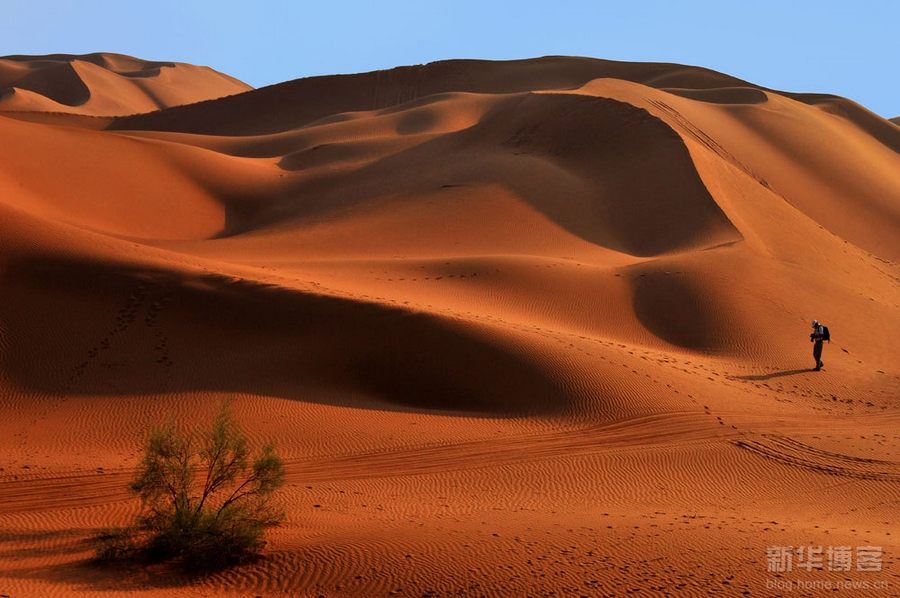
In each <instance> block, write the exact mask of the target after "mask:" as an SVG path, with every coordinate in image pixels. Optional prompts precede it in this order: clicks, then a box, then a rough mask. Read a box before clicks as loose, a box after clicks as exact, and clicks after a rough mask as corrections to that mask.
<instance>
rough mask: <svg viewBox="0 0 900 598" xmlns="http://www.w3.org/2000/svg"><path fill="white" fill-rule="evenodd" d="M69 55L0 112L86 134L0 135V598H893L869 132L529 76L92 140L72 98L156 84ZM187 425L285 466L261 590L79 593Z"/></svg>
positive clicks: (117, 61) (530, 70) (238, 576)
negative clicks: (630, 596) (800, 581)
mask: <svg viewBox="0 0 900 598" xmlns="http://www.w3.org/2000/svg"><path fill="white" fill-rule="evenodd" d="M90 56H93V57H96V58H92V59H91V60H88V61H86V62H87V64H89V65H90V66H88V67H85V66H84V65H81V64H78V61H76V62H75V63H71V64H70V63H67V62H65V61H63V63H64V64H62V65H60V64H59V63H60V60H59V59H58V58H54V57H50V58H48V59H46V60H41V59H39V58H37V57H30V58H29V59H28V61H27V64H30V65H32V66H34V65H43V66H39V67H38V66H34V68H35V69H36V72H42V69H49V68H53V69H55V70H53V71H52V73H53V76H52V77H50V76H49V75H47V76H46V77H45V78H43V79H40V81H41V83H40V84H41V85H45V87H43V88H40V85H39V84H37V83H35V84H33V85H32V86H33V87H35V88H36V89H33V90H31V92H30V93H33V94H38V93H40V94H44V93H46V94H51V95H52V94H56V96H55V97H57V98H58V100H54V101H55V102H59V101H62V100H66V101H73V102H77V101H79V100H80V98H83V97H84V92H83V90H81V88H80V87H79V83H86V87H87V88H88V90H89V91H90V94H89V98H88V99H87V100H86V101H87V104H85V105H90V104H92V103H94V104H95V106H96V107H98V109H97V110H96V111H95V110H94V108H91V110H90V111H82V113H80V114H69V115H66V114H58V113H51V112H40V110H44V109H52V110H54V111H55V110H57V107H55V106H53V105H50V104H41V105H38V104H39V102H37V103H35V106H37V107H36V108H34V110H35V111H32V112H28V113H27V114H26V113H15V112H0V135H3V136H4V138H5V139H6V140H7V143H4V144H0V278H2V281H3V287H4V299H3V301H2V302H0V357H2V359H0V406H2V407H0V409H2V413H3V415H4V416H5V418H4V419H5V424H4V426H5V427H4V430H5V431H7V432H8V433H7V434H4V435H0V454H3V455H5V460H4V461H3V462H2V463H0V525H2V527H3V529H4V530H6V531H4V535H3V536H2V537H0V548H2V550H3V551H4V552H3V554H5V555H7V556H8V558H7V560H6V561H4V562H2V563H0V592H3V591H7V589H8V590H10V591H11V592H12V594H11V595H18V594H26V595H27V594H40V595H48V596H54V595H70V594H73V593H74V594H79V595H81V594H83V595H101V594H102V595H108V594H109V592H116V593H129V592H135V593H137V592H142V593H148V592H149V593H152V594H154V595H173V596H174V595H208V594H210V593H216V594H224V595H246V594H251V593H252V594H258V595H284V594H285V593H288V594H294V595H319V594H324V595H335V596H344V595H348V596H356V595H367V596H368V595H389V594H393V595H397V594H398V593H410V594H413V595H439V596H442V595H447V596H449V595H525V594H533V595H549V594H550V593H551V592H556V593H558V594H566V593H569V594H575V595H582V594H583V595H603V594H611V593H617V592H621V591H622V588H623V587H625V588H631V589H633V590H635V591H641V592H644V593H650V594H654V593H655V594H664V593H666V592H672V591H674V590H676V589H677V590H684V591H686V592H688V593H689V594H691V595H694V594H696V595H700V594H708V593H712V592H720V591H723V588H725V590H724V591H726V592H728V591H736V592H738V593H745V594H746V593H747V592H749V593H750V594H753V595H755V594H762V595H767V594H768V593H770V592H767V590H766V586H765V583H766V580H767V579H769V578H770V574H769V573H767V570H766V562H765V558H766V548H767V547H768V546H771V545H781V544H785V545H798V544H800V543H804V542H812V543H813V544H821V545H825V546H827V545H833V546H837V545H851V546H856V545H879V546H882V547H884V567H885V572H886V573H885V574H884V575H882V576H872V577H868V578H866V579H870V580H876V579H878V580H884V579H887V580H888V581H890V582H891V583H892V584H893V583H896V572H895V570H894V569H892V567H896V563H897V560H896V556H895V553H896V549H897V547H898V544H897V540H896V538H895V537H894V536H892V535H891V533H890V532H891V525H890V522H892V521H893V520H894V518H895V517H896V504H897V501H898V500H900V477H898V475H900V473H898V472H900V451H898V447H900V442H898V440H900V436H898V435H897V429H898V428H897V425H898V424H900V403H898V401H897V397H898V396H900V369H898V368H897V365H896V361H897V360H896V356H897V352H896V349H895V347H894V339H893V336H894V334H893V332H894V331H900V316H898V314H900V310H898V308H900V284H898V283H900V266H898V260H900V244H898V241H897V240H898V239H900V235H898V231H900V153H898V147H900V145H898V143H900V129H897V127H896V126H895V124H892V123H891V122H889V121H887V120H885V119H881V118H880V117H877V116H875V115H873V114H872V113H870V112H868V111H866V110H865V109H864V108H863V107H860V106H858V105H856V104H854V103H853V102H851V101H850V100H845V99H842V98H835V97H834V96H822V95H816V96H812V95H810V94H792V93H787V92H779V91H776V90H770V89H766V88H763V87H759V86H756V85H753V84H752V83H749V82H745V81H741V80H739V79H735V78H733V77H730V76H727V75H724V74H719V73H715V72H713V71H709V70H707V69H700V68H695V67H687V66H682V65H670V64H640V63H633V64H631V63H621V62H612V61H601V60H594V59H586V58H567V57H547V58H540V59H534V60H521V61H505V62H489V61H469V60H467V61H446V62H438V63H431V64H428V65H418V66H413V67H400V68H397V69H393V70H389V71H379V72H374V73H363V74H359V75H341V76H333V77H313V78H308V79H299V80H296V81H291V82H286V83H282V84H278V85H274V86H270V87H266V88H262V89H258V90H249V91H246V92H243V93H239V94H238V95H229V96H226V97H221V98H218V99H207V100H204V101H202V102H200V103H194V104H189V105H184V106H174V107H165V106H163V104H166V102H162V101H161V102H159V104H158V105H156V108H151V110H152V111H150V112H147V113H146V114H140V115H137V116H121V115H117V114H116V113H115V112H114V111H113V112H103V111H101V110H99V106H101V105H102V106H112V105H120V104H117V102H118V103H121V102H122V101H123V98H126V97H128V96H126V95H125V92H124V91H122V89H121V88H120V87H119V86H112V87H102V86H98V85H94V86H92V85H91V84H90V81H91V79H90V77H85V76H84V74H85V73H89V72H91V69H101V70H105V71H109V72H112V73H114V74H116V76H117V77H125V78H128V77H134V78H135V79H136V80H145V79H146V81H152V80H155V79H154V78H155V77H158V76H161V75H157V74H155V73H156V71H157V70H158V71H159V73H160V74H161V73H165V72H167V71H166V69H167V68H170V67H168V66H167V64H168V63H149V62H145V61H139V60H137V59H129V58H126V57H117V56H115V55H90ZM13 62H14V63H15V62H16V61H15V60H14V61H13ZM45 63H46V64H45ZM47 65H50V66H47ZM13 67H15V68H20V66H17V63H16V64H13V66H12V67H10V66H4V67H3V68H7V69H9V68H13ZM178 68H181V67H180V66H179V67H178ZM176 70H177V68H176ZM135 73H137V74H135ZM45 75H46V73H45ZM43 76H44V75H42V77H43ZM35 80H36V81H37V80H38V78H36V79H35ZM185 85H187V87H188V89H193V88H191V85H192V84H191V85H188V84H185ZM205 85H206V84H205V83H204V84H203V85H200V86H199V87H198V88H202V89H208V88H206V87H205ZM53 86H59V87H60V89H56V88H54V87H53ZM214 87H215V86H214ZM216 89H220V88H217V87H216ZM17 93H18V92H17ZM173 93H174V92H173ZM186 93H187V92H186ZM79 94H80V95H79ZM20 95H21V94H20ZM26 95H27V94H26ZM41 97H43V98H46V97H49V96H47V95H41ZM159 97H161V96H157V98H159ZM172 97H187V96H180V95H178V94H174V95H173V96H172ZM4 99H5V98H4ZM3 101H4V100H0V106H2V102H3ZM128 101H129V102H130V101H131V100H128ZM47 106H50V108H47ZM94 113H96V114H104V115H105V116H104V117H102V118H101V117H96V118H95V117H91V116H90V114H94ZM812 318H818V319H820V320H822V321H824V322H825V323H827V324H829V326H830V327H831V329H832V335H833V342H832V343H831V344H829V345H827V346H826V350H825V355H824V361H825V363H826V366H825V370H824V371H822V372H815V371H811V365H812V364H811V361H812V358H811V356H810V351H811V346H810V345H809V343H808V336H807V335H808V333H809V321H810V320H811V319H812ZM225 398H229V399H230V400H231V401H232V407H233V409H234V410H235V413H236V415H237V416H238V419H239V420H240V421H241V422H243V424H244V425H245V426H246V428H247V431H248V434H249V435H250V438H251V440H253V441H254V442H261V441H263V440H264V439H270V438H271V439H274V440H275V441H276V443H277V445H278V447H279V450H280V451H281V452H282V454H283V455H284V456H285V459H286V463H287V479H288V485H287V487H286V489H285V492H284V498H283V500H284V505H285V508H286V511H287V521H286V523H285V525H284V526H283V527H281V528H279V529H278V530H276V531H275V533H274V534H273V536H272V538H271V542H270V544H269V546H268V548H267V551H266V558H264V559H263V560H261V561H259V562H257V563H252V564H248V565H245V566H241V567H238V568H236V569H233V570H230V571H227V572H224V573H220V574H217V575H213V576H211V577H208V578H204V579H203V580H200V581H196V580H193V581H192V580H189V579H185V578H182V577H179V576H177V575H169V576H159V577H154V578H152V579H151V578H150V577H151V576H149V575H145V574H141V573H134V574H131V573H121V572H119V573H116V572H109V571H106V570H103V569H98V568H96V567H92V566H91V565H89V564H88V562H87V559H88V557H89V550H88V547H87V545H86V544H85V543H84V540H85V538H87V537H88V536H89V535H90V534H91V533H93V532H95V531H96V530H97V529H99V528H102V527H105V526H108V525H114V524H119V523H124V522H126V521H127V520H128V518H129V517H130V516H133V515H134V513H135V512H136V509H137V505H136V504H135V502H134V500H131V499H130V498H129V497H128V495H127V488H126V485H127V480H128V479H129V477H130V476H131V475H132V474H133V472H134V469H135V467H136V466H137V462H138V458H139V450H140V446H141V442H142V440H143V438H144V435H145V433H146V429H147V426H148V425H151V424H153V423H157V422H160V421H164V420H165V419H167V418H174V419H175V420H176V421H178V422H181V423H183V424H184V425H187V426H199V425H203V424H204V423H205V422H206V421H207V418H208V416H209V415H210V414H211V413H214V412H215V410H216V409H217V407H218V405H219V404H220V402H221V401H222V400H223V399H225ZM662 561H665V565H660V564H659V563H660V562H662ZM842 575H843V574H842V573H840V572H822V573H821V576H819V577H816V579H825V580H831V581H838V580H840V579H842ZM7 593H9V592H7Z"/></svg>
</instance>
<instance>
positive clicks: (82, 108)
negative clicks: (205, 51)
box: [0, 53, 251, 116]
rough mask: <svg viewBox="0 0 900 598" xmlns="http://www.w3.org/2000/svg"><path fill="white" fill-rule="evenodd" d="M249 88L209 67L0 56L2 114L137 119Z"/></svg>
mask: <svg viewBox="0 0 900 598" xmlns="http://www.w3.org/2000/svg"><path fill="white" fill-rule="evenodd" d="M249 89H251V87H250V86H249V85H246V84H245V83H242V82H241V81H238V80H237V79H235V78H233V77H229V76H228V75H224V74H222V73H219V72H217V71H214V70H213V69H210V68H208V67H201V66H194V65H191V64H184V63H175V62H152V61H146V60H140V59H137V58H132V57H130V56H124V55H121V54H109V53H96V54H83V55H75V54H50V55H46V56H24V55H19V56H3V57H0V111H17V112H18V111H23V112H25V111H27V112H65V113H73V114H84V115H104V116H108V115H123V114H136V113H139V112H149V111H153V110H159V109H162V108H169V107H172V106H178V105H181V104H190V103H192V102H198V101H200V100H208V99H211V98H218V97H221V96H226V95H231V94H235V93H240V92H243V91H247V90H249Z"/></svg>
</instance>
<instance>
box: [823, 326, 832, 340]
mask: <svg viewBox="0 0 900 598" xmlns="http://www.w3.org/2000/svg"><path fill="white" fill-rule="evenodd" d="M822 340H823V341H831V333H830V332H828V326H824V325H823V326H822Z"/></svg>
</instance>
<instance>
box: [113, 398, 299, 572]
mask: <svg viewBox="0 0 900 598" xmlns="http://www.w3.org/2000/svg"><path fill="white" fill-rule="evenodd" d="M283 483H284V469H283V465H282V461H281V458H280V457H279V456H278V455H277V454H276V452H275V448H274V446H273V445H272V444H267V445H266V446H264V447H263V448H262V450H260V451H259V452H258V453H257V454H256V455H253V454H251V450H250V448H249V446H248V444H247V439H246V437H245V436H244V435H243V433H242V432H241V429H240V426H239V425H238V424H237V422H236V421H235V420H234V418H233V417H232V415H231V413H230V411H229V409H228V408H227V405H226V406H223V408H222V409H221V411H220V412H219V414H218V415H217V416H216V418H215V420H214V422H213V425H212V429H211V430H210V431H209V432H208V433H206V434H204V435H202V436H201V437H199V438H196V437H194V436H190V435H187V434H185V433H183V432H181V431H179V430H178V429H176V428H175V427H174V426H173V425H171V424H170V425H167V426H165V427H162V428H158V429H155V430H153V431H152V432H151V434H150V438H149V440H148V442H147V447H146V449H145V452H144V458H143V460H142V462H141V466H140V469H139V472H138V475H137V478H136V479H135V480H134V481H133V482H132V483H131V490H132V491H133V492H134V493H135V494H137V496H139V497H140V499H141V513H140V515H139V516H138V519H137V521H136V522H135V524H134V526H132V527H130V528H125V529H121V530H106V531H105V532H103V533H101V534H100V535H99V536H97V542H98V546H97V558H98V559H99V560H102V561H110V560H116V559H122V558H132V557H141V556H142V557H145V558H148V559H150V560H152V561H167V560H177V561H179V562H181V563H182V564H183V565H184V566H185V567H186V568H187V569H190V570H202V569H215V568H220V567H227V566H229V565H233V564H236V563H239V562H242V561H245V560H247V559H248V558H251V557H253V556H255V555H257V554H258V553H259V551H260V550H261V549H262V548H263V546H265V540H264V535H265V530H266V529H267V528H270V527H273V526H275V525H277V524H278V523H279V522H280V521H281V519H282V513H281V511H280V510H278V509H277V508H276V507H275V506H274V505H273V503H272V496H273V494H274V492H275V491H276V490H278V488H280V487H281V486H282V485H283Z"/></svg>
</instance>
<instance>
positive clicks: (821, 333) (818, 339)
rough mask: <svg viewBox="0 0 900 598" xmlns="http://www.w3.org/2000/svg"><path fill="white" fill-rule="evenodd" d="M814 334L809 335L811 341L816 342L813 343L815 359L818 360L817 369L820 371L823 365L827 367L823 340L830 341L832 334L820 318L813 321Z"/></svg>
mask: <svg viewBox="0 0 900 598" xmlns="http://www.w3.org/2000/svg"><path fill="white" fill-rule="evenodd" d="M812 329H813V331H812V334H810V335H809V342H811V343H815V344H814V345H813V359H815V360H816V371H817V372H818V371H819V370H821V369H822V368H823V367H825V362H823V361H822V342H823V341H828V342H829V343H830V342H831V334H829V332H828V326H825V325H824V324H821V323H820V322H819V321H818V320H813V321H812Z"/></svg>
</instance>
